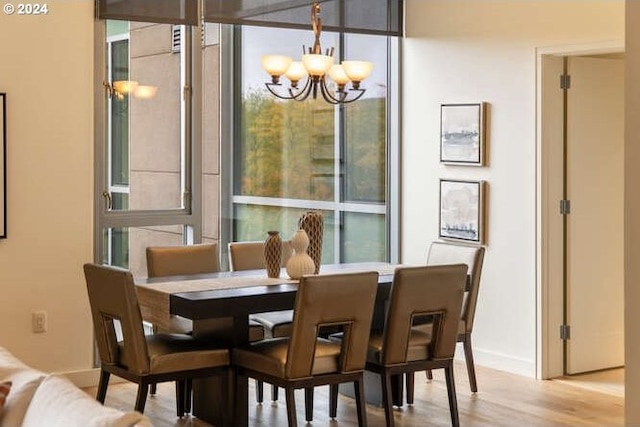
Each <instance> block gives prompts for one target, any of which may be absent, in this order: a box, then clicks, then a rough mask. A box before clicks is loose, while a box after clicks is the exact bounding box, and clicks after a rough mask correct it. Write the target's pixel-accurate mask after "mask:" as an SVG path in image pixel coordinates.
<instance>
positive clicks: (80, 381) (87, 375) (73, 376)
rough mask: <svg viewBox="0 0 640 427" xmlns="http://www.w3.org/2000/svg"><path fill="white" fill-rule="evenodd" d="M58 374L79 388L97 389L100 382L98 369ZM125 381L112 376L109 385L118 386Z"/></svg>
mask: <svg viewBox="0 0 640 427" xmlns="http://www.w3.org/2000/svg"><path fill="white" fill-rule="evenodd" d="M56 374H59V375H64V376H65V377H67V378H68V379H69V380H71V382H72V383H74V384H75V385H76V386H77V387H79V388H88V387H97V386H98V381H99V380H100V369H98V368H94V369H84V370H82V371H68V372H56ZM123 381H126V380H124V379H122V378H119V377H116V376H115V375H111V378H110V379H109V384H116V383H119V382H123Z"/></svg>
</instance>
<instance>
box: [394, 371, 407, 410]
mask: <svg viewBox="0 0 640 427" xmlns="http://www.w3.org/2000/svg"><path fill="white" fill-rule="evenodd" d="M391 387H392V388H391V395H392V396H393V404H394V405H395V406H397V407H398V408H399V407H401V406H402V405H403V404H404V402H403V400H404V398H403V396H402V394H403V390H404V382H403V381H402V374H397V375H392V376H391Z"/></svg>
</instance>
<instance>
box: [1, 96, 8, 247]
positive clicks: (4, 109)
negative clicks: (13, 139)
mask: <svg viewBox="0 0 640 427" xmlns="http://www.w3.org/2000/svg"><path fill="white" fill-rule="evenodd" d="M6 237H7V95H6V94H5V93H0V239H4V238H6Z"/></svg>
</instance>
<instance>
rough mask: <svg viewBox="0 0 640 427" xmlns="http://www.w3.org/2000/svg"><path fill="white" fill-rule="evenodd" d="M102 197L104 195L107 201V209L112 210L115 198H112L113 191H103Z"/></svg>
mask: <svg viewBox="0 0 640 427" xmlns="http://www.w3.org/2000/svg"><path fill="white" fill-rule="evenodd" d="M102 197H104V199H105V201H106V208H107V210H108V211H110V210H111V209H113V200H112V199H111V193H109V192H108V191H103V192H102Z"/></svg>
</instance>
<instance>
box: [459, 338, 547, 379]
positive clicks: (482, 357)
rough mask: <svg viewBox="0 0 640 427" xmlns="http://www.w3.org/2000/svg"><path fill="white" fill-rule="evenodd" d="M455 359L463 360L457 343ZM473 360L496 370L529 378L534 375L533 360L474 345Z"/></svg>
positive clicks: (476, 363)
mask: <svg viewBox="0 0 640 427" xmlns="http://www.w3.org/2000/svg"><path fill="white" fill-rule="evenodd" d="M456 359H460V360H464V349H463V348H462V345H461V344H459V345H458V348H457V349H456ZM473 360H474V362H475V365H476V366H486V367H487V368H491V369H496V370H498V371H505V372H509V373H511V374H517V375H523V376H526V377H531V378H535V377H536V362H535V360H527V359H520V358H517V357H513V356H510V355H506V354H501V353H496V352H493V351H487V350H483V349H481V348H476V347H474V348H473Z"/></svg>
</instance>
